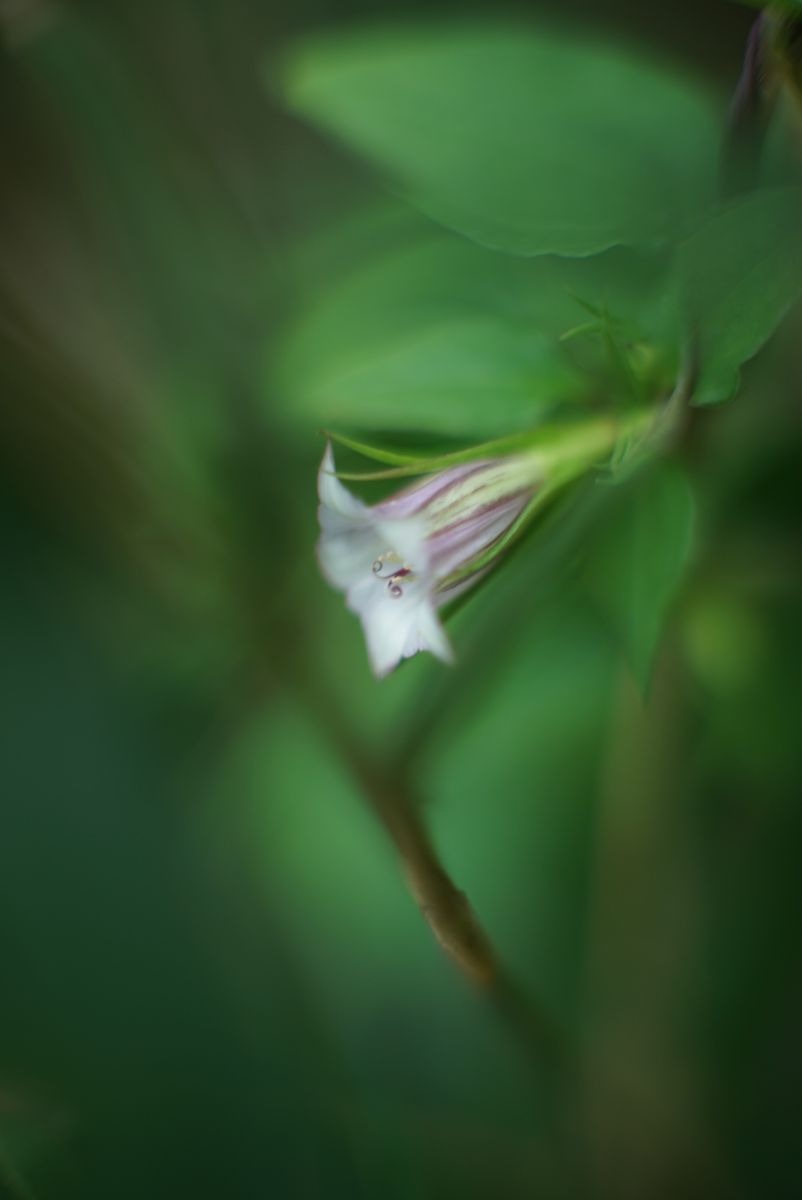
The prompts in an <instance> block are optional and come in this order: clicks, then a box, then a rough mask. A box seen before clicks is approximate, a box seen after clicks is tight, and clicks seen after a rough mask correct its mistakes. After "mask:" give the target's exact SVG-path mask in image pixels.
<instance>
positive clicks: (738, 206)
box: [680, 187, 802, 404]
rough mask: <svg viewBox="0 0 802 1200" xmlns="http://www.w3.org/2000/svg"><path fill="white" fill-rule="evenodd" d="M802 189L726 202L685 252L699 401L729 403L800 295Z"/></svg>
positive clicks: (683, 259)
mask: <svg viewBox="0 0 802 1200" xmlns="http://www.w3.org/2000/svg"><path fill="white" fill-rule="evenodd" d="M801 214H802V188H798V187H792V188H777V189H767V190H765V191H760V192H755V193H753V194H751V195H749V196H746V197H744V198H742V199H739V200H736V201H735V202H733V203H731V204H729V205H727V206H726V207H725V208H722V209H720V210H719V211H718V212H717V213H715V214H714V215H713V216H712V217H711V218H710V219H709V220H708V221H706V222H705V224H704V225H702V226H701V228H699V229H698V230H697V231H696V232H695V233H694V234H693V235H692V237H691V238H689V240H688V241H687V242H686V243H685V245H684V246H683V248H682V251H681V255H680V259H681V271H682V275H683V280H684V289H685V301H686V315H687V319H688V322H689V328H690V332H691V334H692V335H693V336H694V337H695V339H696V344H697V350H698V355H699V364H700V371H699V379H698V381H697V386H696V389H695V393H694V400H695V403H697V404H711V403H713V402H715V401H719V400H727V399H729V398H730V397H731V396H732V395H733V394H734V393H735V391H736V390H737V387H738V375H739V367H740V366H741V364H742V363H744V362H746V360H747V359H749V358H751V357H752V356H753V355H754V354H756V353H757V351H758V350H759V349H760V348H761V346H762V345H763V344H764V343H765V342H766V341H767V340H768V338H769V337H770V336H771V335H772V333H773V332H774V330H775V329H776V328H777V326H778V325H779V323H780V321H781V320H782V318H783V317H784V316H785V314H786V313H787V312H788V310H789V309H790V308H791V306H792V305H793V304H794V303H795V302H796V301H797V300H798V299H799V297H800V296H802V221H800V215H801Z"/></svg>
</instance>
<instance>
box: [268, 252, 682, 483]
mask: <svg viewBox="0 0 802 1200" xmlns="http://www.w3.org/2000/svg"><path fill="white" fill-rule="evenodd" d="M305 289H306V290H307V291H308V295H309V298H308V299H307V300H306V301H305V302H304V301H303V300H302V301H301V304H300V305H299V309H298V311H297V312H295V313H294V314H293V313H291V314H290V318H289V321H288V325H287V327H286V329H285V332H284V336H283V338H282V339H281V341H280V344H278V345H277V346H273V347H271V350H270V354H269V358H268V371H269V373H270V382H271V386H270V392H271V394H272V395H275V396H277V397H280V398H281V401H282V403H283V405H284V412H285V416H286V417H288V418H289V419H291V420H292V421H293V422H296V423H301V424H305V425H313V426H316V427H318V428H320V427H321V426H323V427H325V428H332V427H340V428H343V429H350V430H362V431H372V432H374V433H376V432H379V433H381V432H383V431H386V432H389V431H392V432H393V433H403V432H405V431H406V432H407V433H409V432H410V431H415V432H416V433H426V434H428V435H436V436H438V437H441V438H442V437H443V436H452V437H456V438H458V439H460V440H461V441H462V442H464V441H465V440H466V439H469V438H472V437H476V438H477V439H486V438H491V437H494V436H496V435H501V434H509V433H512V432H518V431H522V430H526V429H531V428H532V427H533V426H534V425H536V424H539V423H540V422H541V421H543V420H544V419H546V418H547V417H549V416H550V415H551V414H552V413H553V412H554V411H555V409H558V408H559V407H560V406H561V405H564V404H570V405H571V406H572V407H573V406H574V404H575V403H576V402H577V401H579V400H581V399H584V398H586V397H587V396H588V394H589V393H590V394H593V395H594V396H595V395H597V394H599V395H601V396H605V397H607V399H608V401H609V397H610V396H612V395H614V394H615V388H613V387H607V386H605V377H604V373H605V371H609V366H610V362H609V353H608V351H607V349H605V347H604V346H603V345H602V344H601V341H600V339H599V338H598V337H595V336H592V337H590V338H584V339H580V338H578V337H577V338H575V339H573V341H572V342H569V343H564V342H561V341H560V338H561V335H562V334H564V333H565V332H566V331H567V330H569V329H571V327H573V326H576V324H577V319H578V318H580V319H581V318H582V317H583V315H584V310H583V309H582V307H581V305H580V303H579V302H578V301H577V299H576V297H577V296H581V297H582V298H583V300H584V299H587V300H588V301H590V302H592V303H594V304H598V305H602V306H605V307H606V309H608V310H609V311H610V312H612V313H613V314H614V315H615V316H616V317H618V316H622V317H624V318H626V320H627V322H628V323H629V324H632V325H634V326H636V327H637V329H638V331H639V332H640V331H645V333H646V335H647V337H648V339H649V340H650V341H653V342H655V343H657V344H659V345H661V346H663V347H665V346H672V347H673V345H674V343H675V341H676V322H675V319H674V314H673V310H671V306H670V305H667V304H666V296H667V294H668V293H667V291H666V289H665V286H664V268H663V266H662V264H661V263H660V262H659V261H655V260H652V259H648V258H641V257H639V256H637V255H635V254H633V253H632V252H630V251H623V250H618V251H611V252H609V253H608V254H605V255H600V256H597V257H596V258H593V259H582V260H566V259H551V258H539V259H536V260H528V259H516V258H510V257H507V256H503V255H498V254H493V253H491V252H489V251H487V250H484V249H482V248H480V247H478V246H475V245H473V244H471V243H470V242H467V241H465V240H464V239H462V238H458V237H455V236H454V235H452V234H447V233H438V232H436V231H432V232H430V233H429V235H428V236H425V237H420V236H419V237H417V238H414V239H412V240H406V241H404V242H403V243H402V244H401V245H398V246H391V248H389V249H388V250H387V251H386V252H385V253H384V254H381V255H374V256H373V257H371V258H369V259H368V260H367V262H365V261H360V262H358V263H357V265H356V266H355V267H353V268H351V269H349V270H346V271H344V272H343V273H341V275H340V276H339V277H338V278H336V279H335V280H334V281H331V280H329V281H328V282H327V284H326V285H324V286H322V287H317V288H316V287H315V286H314V280H309V278H308V272H307V276H306V280H305ZM580 342H582V343H583V344H581V345H580ZM363 440H365V439H363ZM367 440H368V441H370V440H371V439H367ZM379 440H380V442H381V439H379ZM386 461H390V460H389V459H388V460H386Z"/></svg>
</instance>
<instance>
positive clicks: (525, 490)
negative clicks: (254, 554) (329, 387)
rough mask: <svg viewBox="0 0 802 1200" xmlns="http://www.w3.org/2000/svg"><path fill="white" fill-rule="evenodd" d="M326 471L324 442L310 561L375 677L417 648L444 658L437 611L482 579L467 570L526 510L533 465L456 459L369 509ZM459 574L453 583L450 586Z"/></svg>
mask: <svg viewBox="0 0 802 1200" xmlns="http://www.w3.org/2000/svg"><path fill="white" fill-rule="evenodd" d="M334 472H335V466H334V455H333V453H332V449H331V446H330V445H329V446H327V447H326V453H325V454H324V456H323V462H322V463H321V466H320V471H319V473H318V493H319V496H320V508H319V510H318V515H319V518H320V529H321V536H320V541H319V542H318V547H317V551H318V559H319V562H320V567H321V570H322V572H323V574H324V575H325V577H326V579H327V580H328V581H329V583H331V584H332V585H333V586H334V587H335V588H338V589H339V590H340V591H342V592H344V593H345V602H346V605H347V606H348V608H349V609H350V610H351V612H354V613H356V614H357V616H358V617H359V618H360V620H361V622H362V628H363V630H364V633H365V641H366V642H367V648H368V656H369V658H370V664H371V667H372V668H373V672H374V674H375V675H377V676H378V677H379V678H381V677H383V676H384V675H387V674H388V673H389V672H390V671H392V669H393V667H395V666H397V665H398V663H399V662H400V661H401V659H402V658H409V657H410V656H411V655H413V654H417V652H418V651H419V650H428V651H430V652H431V653H432V654H435V655H436V656H437V657H438V658H440V659H442V660H443V661H444V662H451V661H452V658H453V653H452V650H451V645H450V643H449V640H448V638H447V637H446V634H445V631H444V629H443V627H442V625H441V623H440V620H439V617H438V615H437V609H438V608H439V607H440V606H441V605H443V604H445V603H447V602H448V601H449V600H453V599H454V598H455V597H456V596H457V595H459V594H460V592H462V591H464V590H465V589H466V588H468V587H470V586H471V585H472V584H473V583H475V582H476V581H477V579H479V577H480V576H481V575H482V574H484V571H485V570H486V569H487V564H484V565H482V566H478V567H477V569H476V571H475V572H473V573H471V571H470V564H471V563H472V562H473V561H475V560H476V559H477V558H478V556H479V555H480V554H482V553H483V552H484V551H485V550H487V549H488V548H490V547H492V545H493V543H494V542H495V541H496V540H497V539H498V538H499V537H500V536H501V535H502V534H503V533H504V531H505V530H506V529H508V528H509V526H510V525H511V523H512V522H513V521H514V520H515V518H516V517H517V516H518V515H519V514H520V513H521V511H522V510H523V508H524V507H525V505H526V504H527V502H528V500H529V499H530V497H531V496H532V494H533V492H534V490H535V488H536V487H537V486H538V484H539V483H540V480H541V473H540V465H539V463H538V461H537V460H536V459H535V458H534V457H533V456H532V455H528V456H524V455H520V456H510V457H507V458H496V459H483V460H480V461H474V462H469V463H461V464H460V465H459V466H455V467H448V468H446V469H445V470H442V471H438V472H437V473H436V474H434V475H429V476H427V477H425V478H424V479H421V480H420V481H418V482H417V483H415V484H413V485H412V486H411V487H407V488H404V489H403V490H402V491H400V492H397V493H395V495H393V496H390V497H388V498H387V499H386V500H383V501H382V502H381V503H380V504H375V505H373V506H369V505H367V504H364V503H363V502H362V501H361V500H359V499H357V497H356V496H353V495H352V494H351V493H350V492H349V491H348V490H347V488H345V487H344V486H343V485H342V483H340V481H339V480H338V479H337V478H336V475H335V473H334ZM457 570H459V571H460V578H459V581H457V582H452V581H450V580H449V576H452V575H453V573H454V572H455V571H457Z"/></svg>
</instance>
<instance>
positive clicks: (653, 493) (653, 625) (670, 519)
mask: <svg viewBox="0 0 802 1200" xmlns="http://www.w3.org/2000/svg"><path fill="white" fill-rule="evenodd" d="M693 521H694V503H693V496H692V493H691V490H690V487H689V485H688V481H687V479H686V478H685V476H684V475H683V474H682V473H681V472H680V471H679V470H678V469H677V468H675V467H672V466H669V465H665V464H663V465H661V466H659V467H657V468H655V469H653V470H651V471H649V472H648V473H646V474H643V475H641V476H640V477H637V478H635V479H634V480H633V481H632V482H631V484H629V485H628V486H627V487H625V488H623V489H622V492H621V496H620V498H619V501H618V503H617V504H616V505H615V506H614V507H613V509H612V511H611V512H610V514H609V515H608V517H607V519H606V521H605V524H604V526H603V527H602V528H601V529H600V530H599V532H598V534H597V536H596V539H595V541H594V545H593V550H592V553H591V557H590V559H589V561H588V580H589V584H590V587H591V590H592V592H593V594H594V595H595V597H596V599H597V601H598V602H599V604H600V606H601V609H602V611H603V613H604V614H605V616H606V619H607V620H608V622H609V624H610V626H611V628H612V630H613V632H614V634H615V636H616V638H617V640H618V641H619V642H620V644H621V646H622V649H623V651H624V653H625V655H626V657H627V659H628V661H629V664H630V666H631V668H632V671H633V674H634V675H635V678H636V679H637V681H638V684H639V686H640V687H641V688H642V689H645V688H646V685H647V683H648V679H649V673H650V671H651V666H652V662H653V659H654V655H655V651H656V648H657V644H658V640H659V637H660V633H661V630H662V627H663V622H664V620H665V617H666V614H667V612H668V608H669V605H670V604H671V601H672V600H673V598H674V595H675V593H676V591H677V588H678V586H679V583H680V580H681V578H682V573H683V570H684V568H685V566H686V564H687V562H688V558H689V555H690V551H691V547H692V535H693Z"/></svg>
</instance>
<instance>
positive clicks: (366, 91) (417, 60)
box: [284, 24, 718, 255]
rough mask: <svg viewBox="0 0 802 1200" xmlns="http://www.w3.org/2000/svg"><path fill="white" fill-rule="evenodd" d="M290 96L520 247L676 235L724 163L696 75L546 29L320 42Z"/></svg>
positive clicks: (438, 31)
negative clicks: (718, 161) (714, 168)
mask: <svg viewBox="0 0 802 1200" xmlns="http://www.w3.org/2000/svg"><path fill="white" fill-rule="evenodd" d="M284 94H285V97H286V100H287V103H288V104H289V106H290V107H291V108H292V109H294V110H295V111H296V112H297V113H299V114H301V115H303V116H305V117H307V118H309V119H311V120H312V121H314V122H315V123H317V124H318V125H320V126H321V127H322V128H324V129H325V130H327V131H329V132H331V133H332V134H334V135H335V136H336V137H337V138H339V139H340V140H342V141H343V142H344V143H345V144H346V145H348V146H349V147H350V148H351V149H353V150H355V151H356V152H357V153H359V154H360V155H362V156H364V157H365V158H367V159H368V160H369V161H370V162H371V163H373V164H374V165H375V166H376V167H378V168H379V169H380V170H381V171H382V172H383V173H385V174H386V175H387V176H389V178H390V179H391V180H392V181H394V182H395V183H396V185H397V186H398V187H399V188H400V190H401V191H402V193H403V194H404V195H406V196H407V197H408V198H409V199H410V200H411V201H412V202H413V203H415V204H416V205H418V206H419V207H420V208H421V209H423V210H424V211H425V212H427V213H428V214H429V215H430V216H432V217H434V218H435V219H436V220H438V221H440V222H442V223H443V224H446V225H448V226H450V227H452V228H454V229H456V230H458V231H459V232H460V233H463V234H465V235H467V236H468V237H471V238H474V239H475V240H476V241H479V242H481V243H483V244H485V245H487V246H491V247H494V248H496V249H500V250H504V251H508V252H510V253H514V254H522V255H536V254H544V253H551V252H554V253H560V254H567V255H587V254H593V253H596V252H597V251H599V250H603V249H605V248H607V247H610V246H614V245H618V244H627V245H631V244H636V243H654V242H655V241H659V240H661V239H664V238H665V237H666V236H670V235H671V234H672V233H674V232H675V231H676V230H677V228H678V226H680V225H681V224H682V223H683V221H684V220H686V219H687V218H688V216H689V215H692V214H693V213H695V212H698V211H700V204H702V203H704V202H705V201H706V200H707V198H708V197H709V190H710V171H711V167H712V166H713V165H714V164H715V162H716V157H717V136H718V135H717V131H716V120H715V112H714V106H712V105H711V103H710V101H709V99H708V97H707V96H706V95H704V94H702V93H701V92H700V91H699V89H698V88H697V87H696V85H695V84H694V83H693V82H692V81H691V80H689V79H688V78H686V77H683V76H680V75H676V74H673V73H671V72H670V71H668V70H666V69H664V68H658V67H656V66H652V65H650V64H648V63H646V62H643V61H642V59H641V58H640V57H639V56H635V55H634V54H631V53H626V52H622V51H621V50H619V49H614V48H612V47H610V46H609V45H606V44H604V43H603V42H600V41H596V40H589V39H579V38H575V37H572V36H570V35H568V34H565V35H560V34H557V33H555V32H553V31H549V30H546V29H544V28H541V29H537V28H535V27H532V26H511V25H507V24H505V25H492V24H474V25H465V24H455V25H453V26H451V27H446V26H440V25H438V26H417V27H416V26H409V27H405V28H395V29H387V28H382V29H374V30H372V31H365V30H363V31H358V32H354V33H350V34H340V35H335V36H321V37H317V38H310V39H307V40H304V41H302V42H300V43H298V44H297V45H296V46H295V48H294V49H293V50H292V51H291V53H290V54H289V56H288V60H287V63H286V67H285V72H284Z"/></svg>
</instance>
